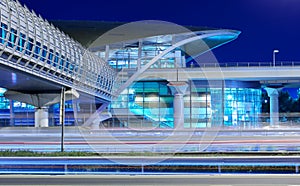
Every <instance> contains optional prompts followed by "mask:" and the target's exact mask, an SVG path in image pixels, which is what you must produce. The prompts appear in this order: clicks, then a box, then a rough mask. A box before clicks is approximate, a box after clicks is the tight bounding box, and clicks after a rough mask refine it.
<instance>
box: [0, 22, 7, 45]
mask: <svg viewBox="0 0 300 186" xmlns="http://www.w3.org/2000/svg"><path fill="white" fill-rule="evenodd" d="M7 29H8V28H7V25H6V24H4V23H1V40H0V41H1V43H2V44H3V43H4V42H5V39H6V34H7Z"/></svg>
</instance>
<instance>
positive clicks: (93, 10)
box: [20, 0, 300, 62]
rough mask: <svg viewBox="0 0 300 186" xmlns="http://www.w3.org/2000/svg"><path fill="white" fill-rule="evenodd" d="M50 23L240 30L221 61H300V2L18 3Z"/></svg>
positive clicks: (101, 0)
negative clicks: (163, 24)
mask: <svg viewBox="0 0 300 186" xmlns="http://www.w3.org/2000/svg"><path fill="white" fill-rule="evenodd" d="M20 2H22V3H24V4H26V5H27V6H28V7H29V8H30V9H34V10H35V12H37V13H39V14H41V15H42V17H44V18H46V19H48V20H99V21H118V22H132V21H141V20H149V19H150V20H162V21H169V22H173V23H176V24H180V25H194V26H207V27H213V28H228V29H236V30H240V31H242V34H241V35H240V37H239V38H238V39H237V40H235V41H234V42H232V43H230V44H227V45H225V46H223V47H220V48H218V49H216V50H215V51H214V54H215V55H216V57H217V59H218V60H219V62H236V61H242V62H252V61H272V52H273V50H274V49H278V50H280V53H278V54H277V55H276V59H277V60H278V61H300V50H299V47H298V42H299V41H300V24H299V23H300V0H184V1H174V0H173V1H169V0H147V1H142V0H140V1H135V0H131V1H129V0H123V1H115V0H84V1H75V0H41V1H37V0H20Z"/></svg>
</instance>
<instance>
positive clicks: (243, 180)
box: [0, 175, 300, 186]
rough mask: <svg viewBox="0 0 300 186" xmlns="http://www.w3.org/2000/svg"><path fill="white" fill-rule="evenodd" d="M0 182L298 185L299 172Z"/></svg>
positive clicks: (3, 180)
mask: <svg viewBox="0 0 300 186" xmlns="http://www.w3.org/2000/svg"><path fill="white" fill-rule="evenodd" d="M0 185H76V186H78V185H84V186H90V185H100V186H101V185H114V186H116V185H119V186H126V185H138V186H143V185H147V186H150V185H155V186H160V185H162V186H163V185H164V186H166V185H170V186H174V185H176V186H177V185H180V186H181V185H182V186H189V185H197V186H204V185H205V186H230V185H232V186H255V185H260V186H271V185H272V186H296V185H300V176H298V175H195V176H193V175H189V176H184V175H166V176H165V175H164V176H161V175H149V176H130V175H129V176H112V175H108V176H89V175H87V176H76V175H75V176H24V175H19V176H10V175H1V176H0Z"/></svg>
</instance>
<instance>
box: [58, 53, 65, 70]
mask: <svg viewBox="0 0 300 186" xmlns="http://www.w3.org/2000/svg"><path fill="white" fill-rule="evenodd" d="M64 63H65V56H61V59H60V62H59V69H62V68H63V66H64Z"/></svg>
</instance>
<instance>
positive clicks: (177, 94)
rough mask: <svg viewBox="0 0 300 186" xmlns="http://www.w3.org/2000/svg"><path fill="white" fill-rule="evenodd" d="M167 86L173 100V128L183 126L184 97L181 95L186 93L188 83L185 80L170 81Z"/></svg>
mask: <svg viewBox="0 0 300 186" xmlns="http://www.w3.org/2000/svg"><path fill="white" fill-rule="evenodd" d="M168 86H169V87H170V88H171V91H172V94H173V95H174V100H173V117H174V128H183V126H184V99H183V96H184V94H185V93H186V90H187V88H188V84H187V83H186V82H180V81H175V82H170V83H169V84H168Z"/></svg>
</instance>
